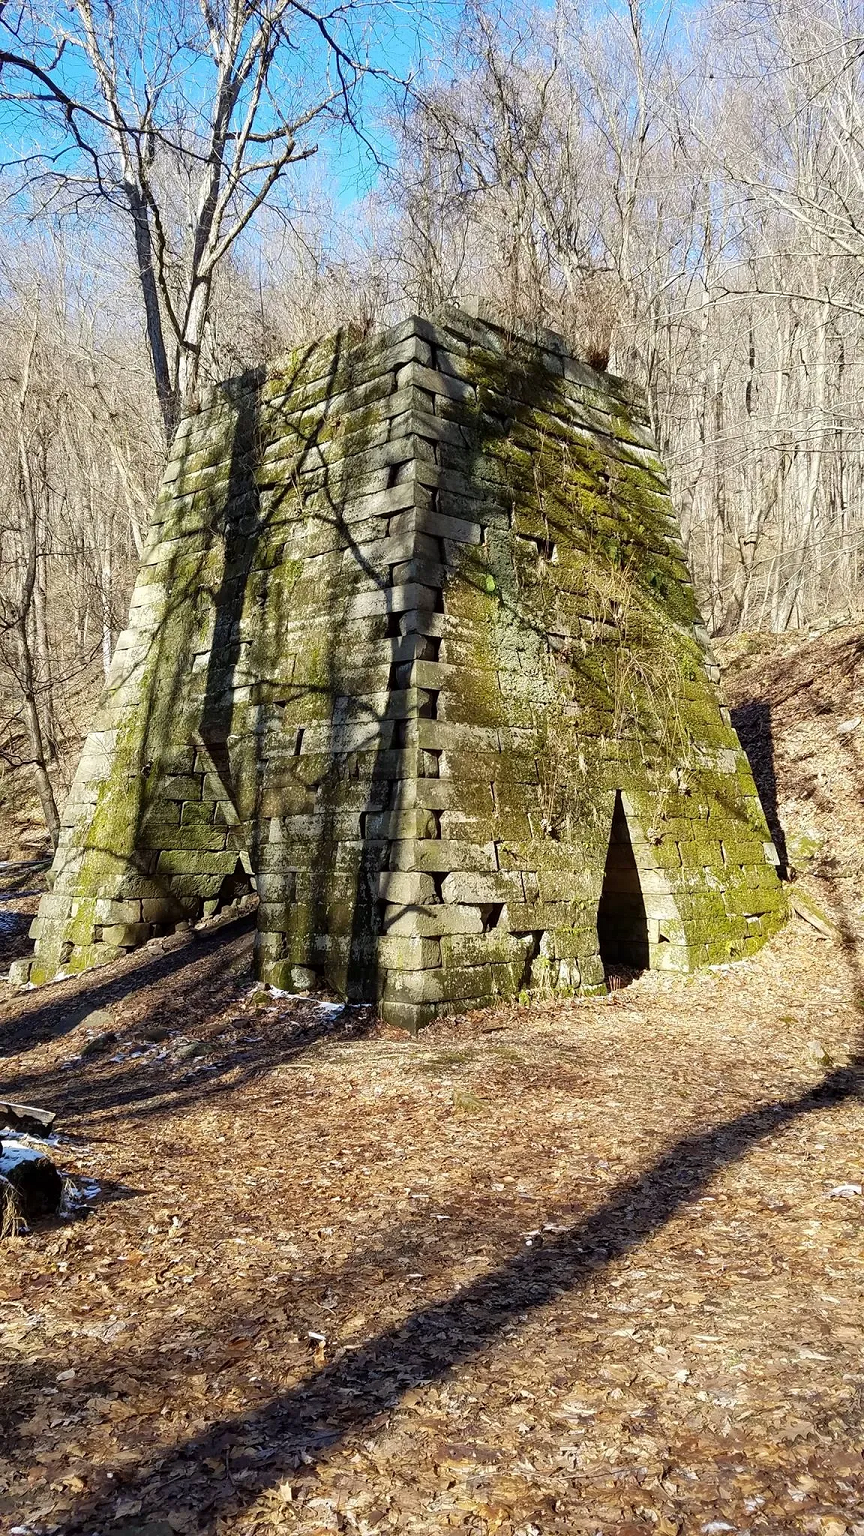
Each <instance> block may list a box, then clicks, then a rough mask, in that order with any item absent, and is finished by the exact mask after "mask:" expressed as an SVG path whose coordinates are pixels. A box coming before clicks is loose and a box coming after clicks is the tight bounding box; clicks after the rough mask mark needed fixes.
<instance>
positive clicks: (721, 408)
mask: <svg viewBox="0 0 864 1536" xmlns="http://www.w3.org/2000/svg"><path fill="white" fill-rule="evenodd" d="M862 58H864V35H862V26H861V18H860V12H859V8H858V7H857V6H854V5H852V4H851V3H849V0H815V4H814V3H811V0H808V3H807V4H804V3H803V0H765V3H763V0H716V3H715V0H707V3H705V4H702V5H692V4H686V3H683V0H678V3H676V0H670V3H668V4H666V5H658V4H656V3H653V0H652V3H650V4H645V3H642V0H629V3H627V0H586V3H584V4H581V5H580V4H577V3H574V0H560V3H559V4H557V5H542V6H536V7H533V8H532V7H530V6H527V5H523V6H521V7H512V6H508V7H507V8H506V10H505V9H504V8H502V9H500V10H498V9H495V8H492V7H488V6H485V5H483V4H482V3H478V0H473V3H471V4H470V5H469V6H468V8H467V9H466V10H464V11H460V12H459V13H458V14H457V12H456V10H455V7H453V6H451V5H450V4H449V3H447V0H444V3H442V5H441V6H440V8H437V9H436V8H435V7H430V6H429V5H423V6H420V5H418V6H417V7H416V8H414V9H412V6H411V3H410V0H408V3H406V4H403V5H400V6H397V5H393V4H391V3H389V0H348V3H347V4H341V5H338V6H336V5H334V6H332V7H325V8H320V9H316V8H314V7H311V6H305V5H300V4H298V3H296V0H252V3H248V0H219V4H217V5H212V4H210V3H208V0H202V3H201V4H200V5H198V4H192V3H190V4H187V3H186V0H156V3H154V4H146V5H144V6H143V7H142V6H141V5H140V4H137V3H136V4H128V3H120V4H108V3H105V0H75V3H74V4H73V5H71V6H63V7H61V6H59V5H58V6H57V8H56V9H54V8H53V7H52V5H51V3H50V0H49V4H48V5H47V6H43V7H41V8H39V9H38V10H35V9H33V8H32V7H31V6H30V5H29V4H28V3H23V4H22V3H20V0H19V3H18V4H16V5H12V4H10V0H0V160H2V165H3V169H2V173H0V195H2V199H3V209H4V220H3V232H2V234H0V763H2V771H3V772H4V774H5V779H4V781H3V783H2V784H0V797H2V798H3V799H5V800H6V801H7V802H8V801H10V799H14V800H15V802H16V803H17V801H18V800H19V799H20V797H21V795H22V789H21V784H22V775H24V776H25V778H26V782H27V784H28V786H29V785H32V787H33V792H34V793H35V794H38V798H39V802H40V804H41V810H42V814H43V816H44V819H45V823H46V825H47V827H48V829H49V832H51V833H53V832H54V830H55V829H56V824H57V804H58V802H59V801H60V800H61V799H62V791H63V788H64V786H65V783H66V781H67V776H68V774H69V772H70V771H71V767H72V766H74V762H72V763H70V758H74V747H75V745H76V743H77V741H78V740H79V738H80V735H81V733H82V730H83V729H84V728H86V723H87V719H88V715H89V712H90V710H91V709H92V704H93V701H94V699H95V696H96V695H97V693H98V690H99V688H100V686H101V682H102V680H103V679H104V674H105V671H106V670H107V666H108V662H109V659H110V654H111V649H112V645H113V641H114V638H115V637H116V634H117V632H118V630H119V629H120V628H121V627H122V626H123V623H124V619H125V610H126V606H127V603H128V596H129V590H130V586H131V582H132V579H133V576H134V570H135V565H136V560H137V555H138V553H139V551H140V549H141V547H142V542H143V537H144V531H145V529H146V522H147V516H148V509H149V506H150V503H151V501H152V498H153V495H154V492H155V489H156V486H157V485H158V481H159V477H160V473H161V468H162V465H163V463H164V460H165V456H166V452H167V447H168V443H169V442H170V438H171V434H172V432H173V429H174V425H175V424H176V420H177V418H178V416H179V414H181V413H182V411H183V410H185V409H187V408H189V407H190V406H193V407H194V402H195V400H196V398H197V395H198V393H199V392H200V390H201V388H202V387H203V386H204V385H205V384H206V383H207V382H208V381H209V380H211V379H214V378H222V377H225V376H226V375H230V374H233V373H237V372H240V371H242V370H243V369H245V368H247V367H251V366H255V365H257V364H259V363H261V362H263V361H267V360H269V359H271V358H272V357H274V356H275V355H278V354H279V353H280V352H282V351H284V350H286V349H288V348H290V347H292V346H294V345H297V344H299V343H302V342H304V341H307V340H310V339H311V338H313V337H314V336H317V335H320V334H322V333H326V332H327V331H329V330H332V329H333V328H335V327H336V326H338V325H340V324H342V323H344V322H348V321H351V322H354V323H359V324H360V325H361V326H363V327H371V326H374V325H379V324H384V323H387V322H388V321H392V320H395V319H397V318H399V317H400V316H401V315H403V314H405V313H406V312H409V311H411V310H419V311H421V312H427V313H428V312H430V311H434V310H435V309H436V308H438V307H440V306H441V305H442V304H444V303H446V302H447V301H448V300H451V299H454V298H458V297H459V296H460V295H465V294H477V293H480V294H489V295H492V296H494V298H495V300H496V302H497V303H498V304H499V305H500V307H501V311H502V316H503V317H504V318H505V320H506V319H509V320H513V321H516V320H530V321H536V322H539V323H541V324H545V325H549V326H551V327H552V328H554V329H556V330H558V331H561V332H563V334H564V335H565V336H566V337H567V338H568V340H569V341H570V342H571V343H572V345H573V348H574V350H575V351H576V352H577V353H578V354H580V355H583V356H585V357H587V358H588V359H589V360H591V361H592V362H594V363H595V364H596V365H597V366H600V367H606V366H608V367H609V368H611V369H612V370H613V371H614V372H617V373H621V374H625V375H627V376H629V377H633V378H636V379H638V380H639V382H641V383H642V384H643V385H644V387H645V388H646V390H647V392H648V397H649V400H650V403H651V410H652V414H653V417H654V421H655V426H656V430H657V434H658V439H659V442H660V446H661V451H662V453H663V456H664V458H665V460H666V463H667V465H668V467H669V471H670V475H671V479H672V486H673V494H674V497H675V502H676V505H677V508H678V510H679V513H680V515H681V518H682V524H683V529H684V535H685V539H686V542H687V546H688V550H689V554H690V559H691V563H692V567H693V570H694V574H695V577H696V581H697V585H698V589H699V595H700V600H701V603H702V607H703V611H704V613H705V617H706V620H707V622H708V624H709V627H710V628H711V630H712V632H713V633H715V634H721V635H722V634H731V633H734V632H736V631H738V630H744V629H770V630H775V631H784V630H786V629H789V628H796V627H807V626H811V625H816V626H818V625H819V624H820V623H822V622H824V621H825V618H826V616H827V615H831V614H837V613H842V612H850V613H856V612H859V611H860V609H861V606H862V604H861V597H860V593H861V583H862V564H864V548H862V536H864V511H862V505H861V503H862V496H861V488H862V478H864V454H862V448H864V444H862V435H861V428H860V418H861V414H862V412H861V402H862V394H864V380H862V375H861V355H860V332H861V325H862V317H864V282H862V274H864V120H862V113H864V88H862Z"/></svg>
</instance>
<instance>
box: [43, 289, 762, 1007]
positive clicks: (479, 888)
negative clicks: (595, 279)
mask: <svg viewBox="0 0 864 1536" xmlns="http://www.w3.org/2000/svg"><path fill="white" fill-rule="evenodd" d="M716 682H717V669H716V667H715V666H714V664H713V661H712V659H711V656H710V651H709V648H708V642H707V636H706V634H705V631H704V629H703V628H702V626H701V623H700V621H699V616H698V613H697V610H696V605H695V600H694V596H693V590H692V586H691V583H690V578H689V575H688V571H687V567H686V563H685V559H684V552H683V549H682V547H681V543H680V536H679V531H678V527H677V521H676V518H675V515H674V511H673V509H672V507H671V504H670V501H669V494H668V487H667V483H666V479H665V476H664V473H663V469H662V466H661V465H660V463H659V461H658V459H657V455H656V451H655V448H654V443H653V439H652V435H651V432H650V429H649V426H648V421H647V416H646V413H645V409H644V404H643V402H642V401H641V399H640V397H639V396H638V394H637V393H636V392H635V391H634V390H632V389H631V388H630V387H628V386H626V385H625V384H624V383H622V382H621V381H620V380H616V379H614V378H612V377H610V376H609V375H607V374H599V373H597V372H595V371H594V370H592V369H590V368H588V367H587V366H586V365H585V364H583V363H580V362H578V361H576V360H575V359H573V358H572V357H570V356H569V355H568V354H567V352H566V349H565V347H564V345H563V343H562V342H561V341H560V339H559V338H557V337H555V336H553V335H551V334H549V333H546V332H542V333H537V334H536V335H527V334H521V335H519V336H514V335H513V334H512V333H508V332H505V331H504V330H503V329H501V328H500V327H499V326H498V325H496V324H495V323H494V321H493V320H491V319H490V318H488V315H485V314H484V307H483V306H481V305H475V306H473V308H472V310H471V312H469V310H468V309H467V308H463V309H460V310H451V311H448V312H447V313H446V314H445V315H444V316H443V317H441V318H440V319H439V320H438V321H436V322H434V323H432V322H430V321H427V320H422V319H418V318H412V319H409V320H407V321H406V322H405V323H404V324H402V325H400V326H398V327H396V328H394V329H392V330H390V331H388V332H386V333H385V334H383V335H379V336H375V337H372V338H367V339H361V338H358V337H356V336H354V335H352V334H351V333H346V332H343V333H339V334H338V335H337V336H335V337H332V338H330V339H329V340H327V341H325V342H322V343H320V344H318V345H316V346H313V347H310V348H307V349H304V350H302V351H298V352H297V353H294V354H292V355H291V356H290V357H288V358H287V359H285V360H283V362H282V363H281V364H280V366H279V367H277V368H275V369H274V370H273V371H272V372H270V373H268V374H267V375H266V376H263V375H254V376H248V377H245V378H243V379H240V380H234V381H232V382H230V383H228V384H226V385H224V386H222V387H220V388H218V389H215V390H214V391H213V392H212V395H211V396H210V397H209V398H208V399H207V400H206V401H205V403H204V406H203V408H202V409H201V411H200V412H198V413H196V414H195V415H193V416H190V417H188V418H187V419H186V420H185V421H184V422H183V424H182V426H181V428H180V431H179V433H178V436H177V439H176V442H175V445H174V449H173V453H172V458H171V463H170V464H169V466H168V468H167V470H166V474H165V479H164V483H163V486H162V489H161V492H160V495H159V498H158V501H157V504H156V507H155V509H154V513H153V519H152V525H151V530H150V536H149V540H148V544H147V548H146V550H145V553H144V556H143V559H142V564H141V569H140V572H139V576H138V580H137V583H136V587H135V591H134V594H133V598H132V605H131V611H130V620H129V626H128V628H127V629H126V630H125V631H124V633H123V634H122V635H121V636H120V639H119V641H118V644H117V650H116V654H115V657H114V661H113V664H112V670H111V676H110V679H109V685H108V689H107V691H106V695H105V698H104V700H103V702H102V706H101V710H100V715H99V719H98V720H97V722H96V727H95V729H94V731H93V732H92V733H91V735H90V737H89V738H88V741H87V744H86V747H85V751H84V755H83V757H82V760H81V763H80V765H79V769H78V773H77V775H76V778H75V782H74V785H73V789H72V793H71V796H70V800H69V803H68V805H67V808H66V812H65V815H64V818H63V834H62V839H61V844H60V848H59V850H58V853H57V857H56V860H55V864H54V871H53V889H52V891H51V893H50V895H48V896H46V897H45V898H44V899H43V901H42V903H41V905H40V909H39V914H38V917H37V919H36V921H35V924H34V937H35V939H36V947H35V955H34V957H33V960H32V961H29V962H24V963H22V964H19V967H18V977H19V980H25V979H28V978H29V979H30V980H31V981H33V982H36V983H39V982H42V981H46V980H48V979H50V978H51V977H53V976H57V975H59V974H68V973H69V972H72V971H76V970H82V969H85V968H87V967H89V966H93V965H98V964H101V963H105V962H107V961H110V960H112V959H114V958H115V957H116V956H118V955H119V954H121V953H123V952H124V950H126V949H128V948H130V947H132V946H135V945H137V944H140V943H142V942H144V941H145V940H146V939H148V938H149V937H151V936H153V935H155V934H158V933H160V932H163V931H164V930H165V928H166V927H169V926H171V925H173V924H174V923H176V922H177V921H178V920H179V919H181V918H192V919H195V918H198V917H200V916H201V915H206V914H208V913H210V912H212V911H214V910H215V909H216V907H217V906H218V905H219V904H220V903H222V902H225V901H226V900H228V899H230V897H231V895H232V894H233V893H234V892H235V891H236V890H237V889H239V888H240V887H241V886H242V884H243V882H244V881H248V882H250V883H251V884H253V885H254V887H255V888H256V889H257V891H258V895H259V898H260V904H259V909H258V934H257V949H256V953H257V964H258V970H259V974H260V975H261V976H262V978H263V979H265V980H266V981H269V982H271V983H273V984H275V985H277V986H280V987H284V988H288V989H295V988H298V987H303V986H307V985H309V984H310V983H314V981H315V979H316V978H320V979H322V980H325V981H326V982H327V983H328V984H329V985H330V986H332V987H335V988H336V989H337V990H338V991H340V992H341V993H343V994H344V995H345V996H347V997H349V998H352V999H357V1000H361V999H362V1000H373V1001H374V1000H377V1001H378V1002H379V1006H380V1009H381V1011H382V1013H383V1014H384V1016H385V1017H386V1018H388V1019H390V1020H392V1021H393V1022H398V1023H401V1024H405V1025H408V1026H411V1027H414V1026H416V1025H418V1024H422V1023H423V1022H425V1021H426V1020H428V1019H429V1018H431V1017H432V1016H434V1015H435V1014H436V1013H439V1012H442V1011H448V1010H453V1009H458V1010H460V1011H461V1010H464V1009H466V1008H469V1007H472V1006H478V1005H480V1004H482V1003H485V1002H488V1001H490V1000H492V999H494V998H495V997H498V996H507V995H511V994H513V993H519V992H522V991H523V990H528V991H531V990H535V991H536V990H540V991H558V992H562V991H563V992H570V991H574V990H579V989H585V988H596V987H601V986H602V985H603V984H604V972H603V963H602V960H601V957H600V953H599V945H598V933H597V910H598V904H599V901H600V895H601V889H602V887H603V879H604V869H605V867H606V856H607V850H608V846H609V839H610V828H611V825H612V817H613V811H614V809H615V805H616V797H620V798H618V801H617V803H618V805H619V807H620V808H623V811H624V814H625V816H626V823H627V828H628V831H629V837H630V840H631V845H632V850H633V856H634V858H635V861H636V867H637V869H638V879H639V886H640V887H641V892H642V899H643V901H644V907H645V917H646V923H647V937H648V946H649V950H648V952H649V958H650V964H651V965H654V966H664V967H669V968H678V969H690V968H691V967H693V966H695V965H700V964H705V963H711V962H718V961H724V960H728V959H729V958H735V957H739V956H743V955H746V954H749V953H751V952H752V951H753V950H754V949H755V948H756V947H758V945H759V944H761V943H762V942H763V941H764V939H765V937H766V936H767V935H768V934H769V933H770V932H772V931H773V930H774V929H775V928H776V927H777V926H778V925H779V924H780V923H781V922H782V920H783V917H784V915H785V903H784V899H783V893H782V887H781V886H780V884H779V882H778V880H777V876H776V873H775V869H774V867H773V866H774V863H775V862H776V855H775V853H774V850H773V848H772V846H771V843H770V839H769V834H768V831H767V828H766V825H765V821H764V817H763V814H762V810H761V807H760V804H759V801H758V798H757V795H756V790H755V787H754V784H753V780H752V777H751V774H750V770H749V766H748V764H747V760H746V758H745V757H744V755H743V753H742V751H741V749H740V746H739V743H738V740H737V737H736V735H735V732H734V730H733V729H732V726H731V724H730V721H729V716H728V713H727V712H726V711H725V710H723V709H722V708H721V706H720V702H719V699H718V696H717V690H716ZM619 814H620V811H619Z"/></svg>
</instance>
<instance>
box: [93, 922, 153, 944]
mask: <svg viewBox="0 0 864 1536" xmlns="http://www.w3.org/2000/svg"><path fill="white" fill-rule="evenodd" d="M151 931H152V930H151V928H150V924H149V923H111V924H106V925H104V926H103V928H102V942H103V943H104V944H114V945H116V946H117V948H118V949H134V948H135V947H136V946H137V945H138V944H144V943H146V941H147V939H149V937H150V934H151Z"/></svg>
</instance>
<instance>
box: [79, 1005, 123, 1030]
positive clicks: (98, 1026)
mask: <svg viewBox="0 0 864 1536" xmlns="http://www.w3.org/2000/svg"><path fill="white" fill-rule="evenodd" d="M75 1023H76V1025H78V1024H82V1025H83V1026H84V1028H85V1029H89V1030H99V1031H104V1030H109V1029H113V1027H114V1018H113V1015H112V1014H110V1013H109V1012H108V1009H107V1008H94V1009H93V1010H92V1012H90V1013H80V1014H79V1015H78V1017H77V1018H76V1020H75Z"/></svg>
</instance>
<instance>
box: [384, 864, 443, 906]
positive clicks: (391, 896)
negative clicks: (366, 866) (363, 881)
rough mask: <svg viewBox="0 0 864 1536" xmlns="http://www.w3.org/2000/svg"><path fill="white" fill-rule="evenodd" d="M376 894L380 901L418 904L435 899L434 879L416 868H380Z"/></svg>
mask: <svg viewBox="0 0 864 1536" xmlns="http://www.w3.org/2000/svg"><path fill="white" fill-rule="evenodd" d="M378 895H379V896H380V898H381V899H382V901H387V902H394V903H398V904H399V905H401V906H409V905H414V904H416V905H419V906H422V905H423V904H424V903H425V902H431V901H435V900H436V891H435V881H434V880H433V879H432V876H431V875H429V874H421V873H420V872H418V871H416V870H410V871H408V870H397V869H382V871H381V873H380V875H379V876H378Z"/></svg>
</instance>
